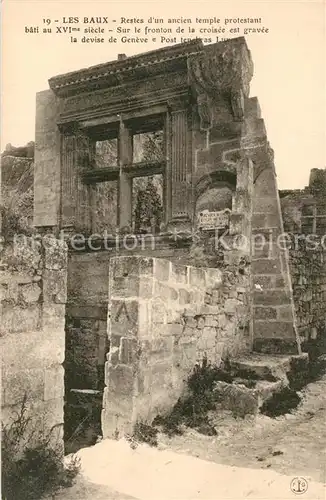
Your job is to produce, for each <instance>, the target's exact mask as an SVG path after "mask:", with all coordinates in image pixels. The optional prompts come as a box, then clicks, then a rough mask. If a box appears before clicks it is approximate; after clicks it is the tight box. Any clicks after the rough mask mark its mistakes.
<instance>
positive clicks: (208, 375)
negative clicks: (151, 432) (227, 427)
mask: <svg viewBox="0 0 326 500" xmlns="http://www.w3.org/2000/svg"><path fill="white" fill-rule="evenodd" d="M218 380H222V381H224V382H231V381H232V379H231V377H230V375H229V374H228V373H227V372H226V371H224V370H222V369H220V368H218V367H217V366H214V365H212V364H210V363H209V362H208V360H207V358H203V360H202V362H201V363H198V364H196V365H195V367H194V370H193V372H192V374H191V375H190V377H189V378H188V382H187V389H188V390H187V394H186V395H185V396H184V397H181V398H179V399H178V401H177V403H176V404H175V405H174V407H173V409H172V411H171V412H170V413H169V414H168V415H164V416H161V415H159V416H157V417H156V418H155V419H154V421H153V425H160V426H161V427H162V430H163V432H165V433H166V434H167V435H168V436H173V435H175V434H181V433H182V430H181V426H182V425H185V426H187V427H192V428H196V429H197V430H198V432H201V433H202V434H206V435H210V436H211V435H216V434H217V432H216V430H215V428H214V427H213V426H212V425H211V424H210V422H209V417H208V412H209V411H210V410H214V409H215V406H216V401H215V397H214V393H213V387H214V382H216V381H218Z"/></svg>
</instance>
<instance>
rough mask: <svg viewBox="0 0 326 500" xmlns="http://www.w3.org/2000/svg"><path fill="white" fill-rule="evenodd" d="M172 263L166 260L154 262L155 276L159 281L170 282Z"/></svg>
mask: <svg viewBox="0 0 326 500" xmlns="http://www.w3.org/2000/svg"><path fill="white" fill-rule="evenodd" d="M170 272H171V262H170V261H169V260H165V259H155V260H154V276H155V279H157V280H158V281H169V278H170Z"/></svg>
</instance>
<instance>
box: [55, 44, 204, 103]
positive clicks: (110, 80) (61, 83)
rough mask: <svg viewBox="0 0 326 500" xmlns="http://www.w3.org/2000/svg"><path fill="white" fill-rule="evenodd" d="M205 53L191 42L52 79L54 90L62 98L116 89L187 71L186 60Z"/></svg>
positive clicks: (201, 47) (200, 47)
mask: <svg viewBox="0 0 326 500" xmlns="http://www.w3.org/2000/svg"><path fill="white" fill-rule="evenodd" d="M202 49H203V43H202V42H201V41H200V40H198V39H195V40H192V41H190V42H187V43H180V44H177V45H173V46H171V47H166V48H162V49H159V50H153V51H149V52H146V53H144V54H139V55H135V56H132V57H127V58H126V59H124V60H118V61H111V62H108V63H104V64H99V65H97V66H91V67H89V68H85V69H81V70H78V71H73V72H71V73H66V74H63V75H58V76H54V77H52V78H50V79H49V85H50V88H51V90H52V91H53V92H54V93H55V94H56V95H57V96H59V97H67V96H71V95H76V94H80V93H83V92H89V91H91V90H94V89H100V88H108V87H114V86H117V85H122V84H124V83H126V82H130V81H132V80H139V79H142V80H144V79H147V78H151V77H153V76H155V75H158V74H161V75H164V74H167V73H170V72H173V71H180V70H181V71H182V70H184V71H185V72H186V71H187V57H188V56H189V55H190V54H196V53H197V52H200V51H201V50H202Z"/></svg>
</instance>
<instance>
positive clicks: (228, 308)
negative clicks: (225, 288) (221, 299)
mask: <svg viewBox="0 0 326 500" xmlns="http://www.w3.org/2000/svg"><path fill="white" fill-rule="evenodd" d="M237 306H238V301H237V300H236V299H226V301H225V304H224V311H225V313H226V314H235V313H236V310H237Z"/></svg>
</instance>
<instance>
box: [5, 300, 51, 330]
mask: <svg viewBox="0 0 326 500" xmlns="http://www.w3.org/2000/svg"><path fill="white" fill-rule="evenodd" d="M41 312H42V311H41V306H40V305H39V304H34V305H31V306H29V307H26V308H24V307H18V306H14V307H12V308H8V309H7V308H5V307H4V308H3V314H4V315H5V316H6V315H8V317H7V318H6V320H5V321H10V316H11V332H13V333H19V332H24V331H28V330H38V329H39V328H41V318H42V314H41ZM8 326H9V323H8Z"/></svg>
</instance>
